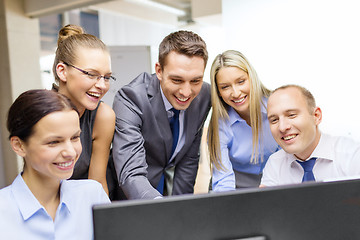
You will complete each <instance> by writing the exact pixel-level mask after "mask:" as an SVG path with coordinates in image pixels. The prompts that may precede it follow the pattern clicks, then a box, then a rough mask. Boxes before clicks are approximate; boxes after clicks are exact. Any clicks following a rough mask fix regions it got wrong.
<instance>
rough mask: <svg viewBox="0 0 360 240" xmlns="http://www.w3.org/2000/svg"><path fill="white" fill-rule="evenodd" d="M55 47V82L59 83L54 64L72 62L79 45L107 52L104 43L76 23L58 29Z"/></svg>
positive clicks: (54, 67) (54, 68)
mask: <svg viewBox="0 0 360 240" xmlns="http://www.w3.org/2000/svg"><path fill="white" fill-rule="evenodd" d="M57 45H58V47H57V49H56V53H55V60H54V65H53V73H54V77H55V82H56V83H59V81H60V79H59V77H58V75H57V73H56V66H57V64H58V63H60V62H66V63H68V64H72V65H73V64H74V63H75V60H76V58H77V56H76V54H77V50H78V49H79V48H80V47H84V48H94V49H101V50H103V51H104V52H108V49H107V47H106V45H105V44H104V43H103V42H102V41H101V40H100V39H99V38H97V37H96V36H94V35H91V34H87V33H85V31H84V29H83V28H82V27H80V26H77V25H72V24H69V25H66V26H64V27H63V28H61V29H60V31H59V37H58V41H57Z"/></svg>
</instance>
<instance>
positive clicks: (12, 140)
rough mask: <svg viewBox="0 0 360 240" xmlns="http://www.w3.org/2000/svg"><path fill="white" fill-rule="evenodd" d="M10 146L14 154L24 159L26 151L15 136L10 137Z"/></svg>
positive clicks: (22, 143) (21, 142)
mask: <svg viewBox="0 0 360 240" xmlns="http://www.w3.org/2000/svg"><path fill="white" fill-rule="evenodd" d="M10 145H11V148H12V149H13V150H14V152H15V153H16V154H17V155H19V156H20V157H25V155H26V149H25V145H24V142H23V141H22V140H21V139H20V138H19V137H17V136H12V137H11V138H10Z"/></svg>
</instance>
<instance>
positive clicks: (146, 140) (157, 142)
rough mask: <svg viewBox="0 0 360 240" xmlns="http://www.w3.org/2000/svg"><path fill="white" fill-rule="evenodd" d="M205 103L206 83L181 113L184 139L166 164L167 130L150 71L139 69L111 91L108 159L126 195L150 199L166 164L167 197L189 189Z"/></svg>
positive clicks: (157, 87) (207, 105)
mask: <svg viewBox="0 0 360 240" xmlns="http://www.w3.org/2000/svg"><path fill="white" fill-rule="evenodd" d="M210 107H211V100H210V85H209V84H208V83H205V82H204V83H203V85H202V88H201V91H200V93H199V94H198V96H197V97H196V98H195V99H194V100H193V101H192V102H191V104H190V106H189V107H188V108H187V109H186V111H185V117H184V124H185V129H184V131H185V132H186V141H185V144H184V146H183V147H182V149H181V150H180V151H179V152H178V154H177V155H176V157H175V158H174V160H173V161H171V163H170V164H169V159H170V157H171V156H170V155H171V147H172V133H171V129H170V124H169V120H168V117H167V112H166V110H165V105H164V102H163V99H162V95H161V90H160V80H159V79H158V78H157V77H156V74H152V75H151V74H148V73H142V74H140V75H139V76H137V77H136V78H135V79H134V80H133V81H132V82H130V83H129V84H128V85H126V86H124V87H122V88H121V89H120V90H119V91H118V92H117V93H116V95H115V98H114V103H113V109H114V111H115V113H116V127H115V134H114V140H113V149H112V151H113V152H112V154H113V161H114V165H115V169H116V174H117V177H118V180H119V185H120V187H121V189H122V191H123V192H124V193H125V195H126V198H127V199H153V198H156V197H158V196H161V194H160V193H159V192H158V191H157V190H156V189H155V188H156V186H157V185H158V183H159V181H160V178H161V176H162V174H163V172H164V171H165V169H167V168H174V179H173V190H172V194H173V195H179V194H186V193H193V192H194V184H195V178H196V174H197V169H198V162H199V156H200V153H199V150H200V141H201V135H202V129H203V125H204V122H205V120H206V117H207V115H208V112H209V110H210Z"/></svg>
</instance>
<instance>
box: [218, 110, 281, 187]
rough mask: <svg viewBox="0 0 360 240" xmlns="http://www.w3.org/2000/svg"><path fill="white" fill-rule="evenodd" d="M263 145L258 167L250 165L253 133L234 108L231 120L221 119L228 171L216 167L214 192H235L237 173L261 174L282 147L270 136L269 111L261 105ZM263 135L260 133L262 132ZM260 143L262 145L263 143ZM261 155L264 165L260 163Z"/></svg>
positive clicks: (220, 134) (221, 145)
mask: <svg viewBox="0 0 360 240" xmlns="http://www.w3.org/2000/svg"><path fill="white" fill-rule="evenodd" d="M261 112H262V127H263V130H262V134H263V144H260V148H259V164H252V163H250V160H251V154H252V150H253V149H252V130H251V127H250V126H249V125H248V124H247V123H246V121H245V120H244V119H242V118H241V117H240V115H239V114H238V113H237V112H236V111H235V110H234V109H233V108H231V107H229V109H228V115H229V119H227V120H225V121H224V120H222V119H219V138H220V151H221V161H222V163H223V165H224V167H225V169H226V170H225V171H223V170H219V169H217V168H216V167H215V166H214V168H213V175H212V183H213V184H212V189H213V191H229V190H234V189H235V174H234V171H233V169H235V170H236V171H238V172H244V173H250V174H257V175H259V174H261V173H262V170H263V167H264V165H265V163H266V161H267V159H268V157H269V156H270V155H271V154H272V153H274V152H276V151H277V150H278V149H279V147H278V144H277V143H276V141H275V140H274V138H273V137H272V135H271V131H270V127H269V122H268V119H267V114H266V109H265V107H264V106H262V110H261ZM260 134H261V133H260ZM260 143H261V142H260ZM260 155H263V162H262V163H260Z"/></svg>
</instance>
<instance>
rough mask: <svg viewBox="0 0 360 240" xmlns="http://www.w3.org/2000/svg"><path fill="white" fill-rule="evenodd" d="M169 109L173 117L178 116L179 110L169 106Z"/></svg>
mask: <svg viewBox="0 0 360 240" xmlns="http://www.w3.org/2000/svg"><path fill="white" fill-rule="evenodd" d="M171 111H172V112H173V113H174V116H173V117H179V114H180V110H177V109H175V108H171Z"/></svg>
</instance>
